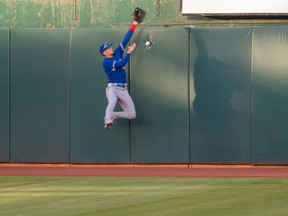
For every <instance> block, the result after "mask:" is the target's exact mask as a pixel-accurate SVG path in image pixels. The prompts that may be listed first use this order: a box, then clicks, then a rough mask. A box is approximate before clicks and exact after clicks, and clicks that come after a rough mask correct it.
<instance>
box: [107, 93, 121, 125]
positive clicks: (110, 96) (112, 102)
mask: <svg viewBox="0 0 288 216" xmlns="http://www.w3.org/2000/svg"><path fill="white" fill-rule="evenodd" d="M106 96H107V100H108V105H107V107H106V110H105V117H104V123H105V125H104V128H105V129H109V128H111V127H112V125H113V111H114V108H115V106H116V103H117V100H118V98H117V95H116V94H115V92H114V91H113V88H107V90H106Z"/></svg>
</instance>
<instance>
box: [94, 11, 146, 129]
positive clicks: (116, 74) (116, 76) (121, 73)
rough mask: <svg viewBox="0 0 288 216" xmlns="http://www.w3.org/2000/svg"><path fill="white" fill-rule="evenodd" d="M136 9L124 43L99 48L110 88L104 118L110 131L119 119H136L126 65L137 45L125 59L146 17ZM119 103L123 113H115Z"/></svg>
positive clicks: (105, 126) (104, 45) (107, 91)
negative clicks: (131, 42) (138, 28)
mask: <svg viewBox="0 0 288 216" xmlns="http://www.w3.org/2000/svg"><path fill="white" fill-rule="evenodd" d="M136 9H137V10H138V12H137V14H138V15H137V14H136V12H135V11H136ZM136 9H135V10H134V12H133V15H134V21H133V22H132V24H131V26H130V28H129V30H128V32H127V33H126V34H125V36H124V38H123V40H122V42H121V43H120V44H119V45H118V46H117V48H116V49H115V50H113V48H112V43H111V44H110V43H104V44H102V45H101V46H100V48H99V52H100V53H101V54H102V55H103V56H104V57H105V58H104V60H103V62H102V67H103V69H104V71H105V73H106V75H107V78H108V86H107V88H106V97H107V100H108V105H107V107H106V110H105V117H104V128H105V129H110V128H111V127H112V126H113V121H114V120H115V119H117V118H126V119H135V118H136V111H135V106H134V103H133V100H132V98H131V97H130V95H129V93H128V90H127V80H126V70H125V65H126V64H127V63H128V61H129V59H130V56H131V53H132V52H133V51H134V49H135V48H136V44H135V43H133V44H132V45H131V46H129V47H128V51H127V53H126V54H125V56H124V58H123V55H124V52H125V48H126V46H127V44H128V42H129V40H130V38H131V37H132V35H133V33H134V31H135V29H136V27H137V25H138V24H139V23H140V22H142V21H143V13H144V17H145V11H144V10H142V9H140V8H136ZM139 11H141V13H142V17H139ZM141 13H140V15H141ZM117 102H119V104H120V106H121V108H122V109H123V111H120V112H114V108H115V106H116V104H117Z"/></svg>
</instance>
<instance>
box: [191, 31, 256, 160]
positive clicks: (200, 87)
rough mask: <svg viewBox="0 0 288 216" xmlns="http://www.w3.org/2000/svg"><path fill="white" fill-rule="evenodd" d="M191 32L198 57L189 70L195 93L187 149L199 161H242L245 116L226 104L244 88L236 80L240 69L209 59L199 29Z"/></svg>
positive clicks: (245, 138) (242, 84)
mask: <svg viewBox="0 0 288 216" xmlns="http://www.w3.org/2000/svg"><path fill="white" fill-rule="evenodd" d="M193 35H194V39H195V43H196V46H197V51H198V56H197V58H196V60H195V68H194V73H193V78H194V90H195V94H196V96H195V98H194V101H193V110H194V113H192V121H191V128H192V137H191V139H192V140H191V143H192V147H191V151H192V153H193V154H195V155H197V156H196V157H197V158H198V159H200V160H201V161H202V162H211V161H212V162H213V161H218V162H225V163H227V162H228V163H229V162H231V163H233V161H237V162H239V161H243V160H244V161H246V160H247V159H246V158H247V151H246V149H247V147H249V139H250V138H249V137H247V136H246V137H243V136H241V134H247V133H249V128H248V129H247V122H248V123H249V115H248V114H247V113H243V112H240V111H238V110H235V109H233V108H231V104H230V100H231V96H232V95H233V93H234V92H235V91H239V90H241V89H244V88H245V87H246V86H245V84H244V83H243V82H242V81H239V79H237V73H238V74H239V72H241V71H238V69H236V67H235V66H233V65H229V64H227V63H224V62H221V61H220V60H218V59H216V58H209V55H208V51H207V47H206V45H205V43H204V40H203V37H202V35H201V32H195V33H193ZM219 52H221V51H219ZM248 126H249V124H248ZM243 131H244V132H243ZM246 131H248V132H246ZM248 150H250V148H248ZM242 153H243V154H242ZM248 155H250V154H248ZM248 158H250V157H248Z"/></svg>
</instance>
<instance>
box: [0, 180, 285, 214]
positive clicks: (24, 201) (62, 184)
mask: <svg viewBox="0 0 288 216" xmlns="http://www.w3.org/2000/svg"><path fill="white" fill-rule="evenodd" d="M287 203H288V179H285V178H279V179H276V178H273V179H268V178H266V179H265V178H255V179H253V178H239V179H235V178H231V179H228V178H225V179H220V178H207V179H205V178H122V177H119V178H113V177H77V178H76V177H74V178H71V177H70V178H68V177H0V215H1V216H45V215H47V216H62V215H63V216H72V215H73V216H90V215H97V216H104V215H107V216H124V215H125V216H134V215H135V216H144V215H145V216H164V215H165V216H182V215H183V216H189V215H195V216H196V215H197V216H199V215H205V216H210V215H213V216H215V215H217V216H218V215H221V216H223V215H229V216H230V215H232V216H237V215H245V216H249V215H251V216H252V215H253V216H256V215H259V216H260V215H261V216H265V215H267V216H268V215H269V216H271V215H273V216H274V215H287V212H288V205H287Z"/></svg>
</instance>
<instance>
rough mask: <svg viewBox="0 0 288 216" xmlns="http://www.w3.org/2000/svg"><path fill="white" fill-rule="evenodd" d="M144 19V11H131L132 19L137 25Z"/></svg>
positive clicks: (139, 9)
mask: <svg viewBox="0 0 288 216" xmlns="http://www.w3.org/2000/svg"><path fill="white" fill-rule="evenodd" d="M145 17H146V11H145V10H143V9H141V8H139V7H136V8H135V9H134V11H133V19H134V20H135V21H136V22H138V23H139V24H140V23H141V22H143V21H144V19H145Z"/></svg>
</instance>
